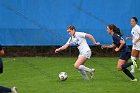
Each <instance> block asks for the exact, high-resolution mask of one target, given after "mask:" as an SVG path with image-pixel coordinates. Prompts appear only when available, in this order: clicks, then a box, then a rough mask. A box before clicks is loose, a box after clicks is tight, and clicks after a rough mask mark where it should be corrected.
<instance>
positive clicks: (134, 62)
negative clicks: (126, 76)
mask: <svg viewBox="0 0 140 93" xmlns="http://www.w3.org/2000/svg"><path fill="white" fill-rule="evenodd" d="M132 62H133V65H134V66H135V67H136V68H137V67H138V65H137V63H136V61H135V60H132Z"/></svg>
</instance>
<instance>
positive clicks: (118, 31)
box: [108, 24, 123, 37]
mask: <svg viewBox="0 0 140 93" xmlns="http://www.w3.org/2000/svg"><path fill="white" fill-rule="evenodd" d="M108 27H109V28H110V29H111V30H113V32H114V33H116V34H118V35H119V36H120V37H121V36H123V35H122V33H121V31H120V29H119V28H118V27H116V26H115V25H114V24H109V25H108Z"/></svg>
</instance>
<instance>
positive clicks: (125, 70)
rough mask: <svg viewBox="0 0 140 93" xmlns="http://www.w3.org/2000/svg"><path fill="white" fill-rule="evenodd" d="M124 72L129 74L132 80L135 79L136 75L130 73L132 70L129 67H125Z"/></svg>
mask: <svg viewBox="0 0 140 93" xmlns="http://www.w3.org/2000/svg"><path fill="white" fill-rule="evenodd" d="M123 72H124V73H125V74H126V75H127V76H128V77H130V78H131V79H132V80H133V79H135V77H134V76H133V75H132V74H131V73H130V71H129V70H128V69H126V68H125V69H123Z"/></svg>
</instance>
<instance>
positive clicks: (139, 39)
mask: <svg viewBox="0 0 140 93" xmlns="http://www.w3.org/2000/svg"><path fill="white" fill-rule="evenodd" d="M139 41H140V34H139V38H138V39H137V40H136V41H135V42H134V45H136V44H137V43H138V42H139Z"/></svg>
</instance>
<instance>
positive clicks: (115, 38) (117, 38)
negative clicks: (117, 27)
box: [113, 35, 122, 45]
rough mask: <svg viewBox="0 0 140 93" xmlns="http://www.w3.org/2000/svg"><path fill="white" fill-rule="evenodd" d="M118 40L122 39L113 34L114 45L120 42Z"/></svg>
mask: <svg viewBox="0 0 140 93" xmlns="http://www.w3.org/2000/svg"><path fill="white" fill-rule="evenodd" d="M120 40H122V39H121V37H120V36H117V35H115V36H114V37H113V43H114V44H116V45H118V44H120Z"/></svg>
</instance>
